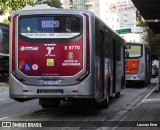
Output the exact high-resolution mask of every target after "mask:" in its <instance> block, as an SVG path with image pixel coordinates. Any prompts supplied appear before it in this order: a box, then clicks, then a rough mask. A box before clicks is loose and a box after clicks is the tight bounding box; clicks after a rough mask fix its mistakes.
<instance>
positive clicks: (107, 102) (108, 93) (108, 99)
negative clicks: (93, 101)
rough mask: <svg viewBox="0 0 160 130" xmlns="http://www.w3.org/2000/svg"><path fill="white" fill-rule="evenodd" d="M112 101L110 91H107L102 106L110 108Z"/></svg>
mask: <svg viewBox="0 0 160 130" xmlns="http://www.w3.org/2000/svg"><path fill="white" fill-rule="evenodd" d="M109 103H110V91H109V90H108V91H107V95H106V99H105V100H103V101H102V102H101V103H100V106H101V107H102V108H108V107H109Z"/></svg>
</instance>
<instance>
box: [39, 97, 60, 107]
mask: <svg viewBox="0 0 160 130" xmlns="http://www.w3.org/2000/svg"><path fill="white" fill-rule="evenodd" d="M39 104H40V105H41V106H42V107H43V108H55V107H59V106H60V99H48V98H43V99H39Z"/></svg>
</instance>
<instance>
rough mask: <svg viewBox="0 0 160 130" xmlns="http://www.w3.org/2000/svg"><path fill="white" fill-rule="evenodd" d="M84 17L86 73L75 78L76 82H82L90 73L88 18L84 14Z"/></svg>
mask: <svg viewBox="0 0 160 130" xmlns="http://www.w3.org/2000/svg"><path fill="white" fill-rule="evenodd" d="M84 15H85V16H86V54H87V57H86V72H85V73H84V74H83V75H81V76H80V77H79V78H77V79H76V80H77V81H82V80H83V79H84V78H85V77H87V76H88V74H89V72H90V45H89V43H90V40H89V17H88V15H86V14H84Z"/></svg>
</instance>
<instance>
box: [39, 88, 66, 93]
mask: <svg viewBox="0 0 160 130" xmlns="http://www.w3.org/2000/svg"><path fill="white" fill-rule="evenodd" d="M37 93H63V89H38V90H37Z"/></svg>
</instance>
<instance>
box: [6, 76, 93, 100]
mask: <svg viewBox="0 0 160 130" xmlns="http://www.w3.org/2000/svg"><path fill="white" fill-rule="evenodd" d="M93 81H94V80H93V76H92V75H91V74H90V75H89V76H88V77H87V78H86V79H84V80H83V82H80V83H79V84H76V85H68V86H33V85H26V84H23V83H22V82H20V81H19V80H17V79H16V78H15V77H14V76H13V75H12V74H11V75H10V83H9V87H10V88H9V95H10V98H12V99H15V100H16V99H22V100H23V99H24V100H28V99H35V98H61V99H63V98H75V99H76V98H77V99H81V98H95V87H94V84H95V83H94V82H93Z"/></svg>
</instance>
